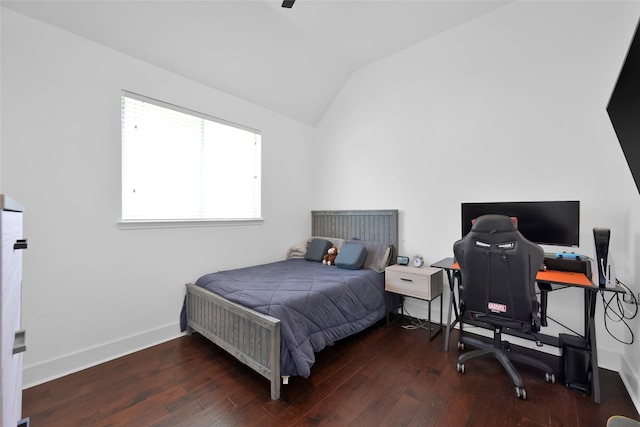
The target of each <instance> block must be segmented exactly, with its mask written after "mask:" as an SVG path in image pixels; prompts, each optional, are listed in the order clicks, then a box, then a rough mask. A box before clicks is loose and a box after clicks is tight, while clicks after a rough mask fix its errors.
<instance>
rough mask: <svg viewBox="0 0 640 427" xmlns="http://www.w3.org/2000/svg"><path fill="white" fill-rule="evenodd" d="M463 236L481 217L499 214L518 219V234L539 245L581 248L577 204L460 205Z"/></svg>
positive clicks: (572, 202)
mask: <svg viewBox="0 0 640 427" xmlns="http://www.w3.org/2000/svg"><path fill="white" fill-rule="evenodd" d="M461 207H462V215H461V217H462V236H463V237H464V236H465V235H466V234H467V233H468V232H469V231H470V230H471V225H472V221H473V220H474V219H476V218H478V217H479V216H481V215H485V214H499V215H506V216H509V217H515V218H517V225H518V230H520V232H521V233H522V235H523V236H524V237H526V238H527V239H529V240H530V241H532V242H534V243H537V244H540V245H553V246H568V247H577V246H579V245H580V202H579V201H548V202H546V201H543V202H490V203H462V205H461Z"/></svg>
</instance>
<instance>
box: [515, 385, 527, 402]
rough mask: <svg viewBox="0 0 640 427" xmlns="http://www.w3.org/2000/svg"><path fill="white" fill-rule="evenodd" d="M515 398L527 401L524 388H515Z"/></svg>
mask: <svg viewBox="0 0 640 427" xmlns="http://www.w3.org/2000/svg"><path fill="white" fill-rule="evenodd" d="M516 397H517V398H518V399H521V400H527V392H526V391H525V389H524V388H520V387H516Z"/></svg>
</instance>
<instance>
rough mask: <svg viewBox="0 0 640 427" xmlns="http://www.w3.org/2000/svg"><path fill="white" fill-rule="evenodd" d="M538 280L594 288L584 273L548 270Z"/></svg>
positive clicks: (538, 275) (455, 266)
mask: <svg viewBox="0 0 640 427" xmlns="http://www.w3.org/2000/svg"><path fill="white" fill-rule="evenodd" d="M451 269H452V270H460V264H458V263H457V262H456V263H455V264H453V265H452V266H451ZM536 279H537V280H539V281H541V282H551V283H565V284H567V285H579V286H588V287H592V286H593V283H591V280H590V279H589V278H588V277H587V276H585V275H584V274H583V273H572V272H569V271H557V270H546V271H538V274H537V275H536Z"/></svg>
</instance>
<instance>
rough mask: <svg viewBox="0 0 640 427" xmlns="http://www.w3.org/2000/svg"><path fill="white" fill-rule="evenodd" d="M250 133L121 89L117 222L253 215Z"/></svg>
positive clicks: (256, 202) (257, 146)
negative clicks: (118, 219) (120, 187)
mask: <svg viewBox="0 0 640 427" xmlns="http://www.w3.org/2000/svg"><path fill="white" fill-rule="evenodd" d="M260 157H261V135H260V133H259V132H258V131H256V130H253V129H249V128H246V127H243V126H240V125H236V124H233V123H229V122H226V121H224V120H221V119H217V118H214V117H210V116H207V115H204V114H201V113H197V112H195V111H190V110H187V109H184V108H181V107H176V106H174V105H170V104H166V103H163V102H161V101H157V100H154V99H150V98H146V97H143V96H141V95H136V94H133V93H129V92H124V91H123V93H122V222H123V223H126V222H127V221H129V222H145V221H148V222H156V221H157V222H163V221H198V220H251V219H260V217H261V199H260V197H261V196H260V188H261V179H260V167H261V161H260Z"/></svg>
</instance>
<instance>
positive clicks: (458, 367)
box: [456, 363, 464, 374]
mask: <svg viewBox="0 0 640 427" xmlns="http://www.w3.org/2000/svg"><path fill="white" fill-rule="evenodd" d="M456 370H457V371H458V372H460V373H461V374H464V363H458V364H456Z"/></svg>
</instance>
